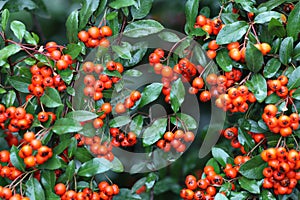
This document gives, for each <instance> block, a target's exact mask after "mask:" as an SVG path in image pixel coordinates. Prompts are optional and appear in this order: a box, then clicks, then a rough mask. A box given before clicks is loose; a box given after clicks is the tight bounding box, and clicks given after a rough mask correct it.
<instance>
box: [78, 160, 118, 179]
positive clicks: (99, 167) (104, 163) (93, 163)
mask: <svg viewBox="0 0 300 200" xmlns="http://www.w3.org/2000/svg"><path fill="white" fill-rule="evenodd" d="M111 168H112V164H111V163H110V162H109V161H108V160H106V159H104V158H93V159H92V160H90V161H88V162H85V163H83V164H82V165H81V166H80V168H79V170H78V173H77V175H79V176H84V177H92V176H95V175H96V174H100V173H103V172H106V171H108V170H110V169H111Z"/></svg>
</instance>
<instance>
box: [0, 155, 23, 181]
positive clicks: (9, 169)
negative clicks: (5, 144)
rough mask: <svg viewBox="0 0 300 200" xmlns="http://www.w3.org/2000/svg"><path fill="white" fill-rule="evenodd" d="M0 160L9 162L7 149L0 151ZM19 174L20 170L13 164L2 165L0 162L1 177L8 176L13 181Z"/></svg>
mask: <svg viewBox="0 0 300 200" xmlns="http://www.w3.org/2000/svg"><path fill="white" fill-rule="evenodd" d="M0 162H1V163H6V164H9V162H10V153H9V151H7V150H2V151H0ZM21 174H22V172H21V171H20V170H18V169H17V168H15V167H14V166H10V165H7V166H2V165H1V164H0V176H1V177H2V178H8V179H10V180H12V181H13V180H15V179H16V178H18V177H19V176H20V175H21Z"/></svg>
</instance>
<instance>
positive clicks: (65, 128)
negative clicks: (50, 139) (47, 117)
mask: <svg viewBox="0 0 300 200" xmlns="http://www.w3.org/2000/svg"><path fill="white" fill-rule="evenodd" d="M81 129H82V126H81V125H80V123H79V122H78V121H76V120H74V119H70V118H61V119H58V120H56V121H55V124H54V126H53V128H52V130H53V132H54V133H56V134H58V135H62V134H65V133H72V132H78V131H80V130H81Z"/></svg>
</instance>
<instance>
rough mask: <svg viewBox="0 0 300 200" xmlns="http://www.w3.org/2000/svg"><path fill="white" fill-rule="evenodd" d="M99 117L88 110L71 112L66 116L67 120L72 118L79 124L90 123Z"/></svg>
mask: <svg viewBox="0 0 300 200" xmlns="http://www.w3.org/2000/svg"><path fill="white" fill-rule="evenodd" d="M97 117H98V115H97V114H96V113H93V112H89V111H86V110H75V111H72V112H69V113H68V114H67V115H66V118H71V119H74V120H76V121H79V122H84V121H88V120H91V119H95V118H97Z"/></svg>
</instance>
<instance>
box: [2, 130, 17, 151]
mask: <svg viewBox="0 0 300 200" xmlns="http://www.w3.org/2000/svg"><path fill="white" fill-rule="evenodd" d="M4 134H5V135H6V136H5V138H4V139H5V140H6V142H7V144H8V146H9V147H12V146H13V145H14V146H18V145H19V140H18V137H17V135H14V134H12V133H11V132H10V131H4Z"/></svg>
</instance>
